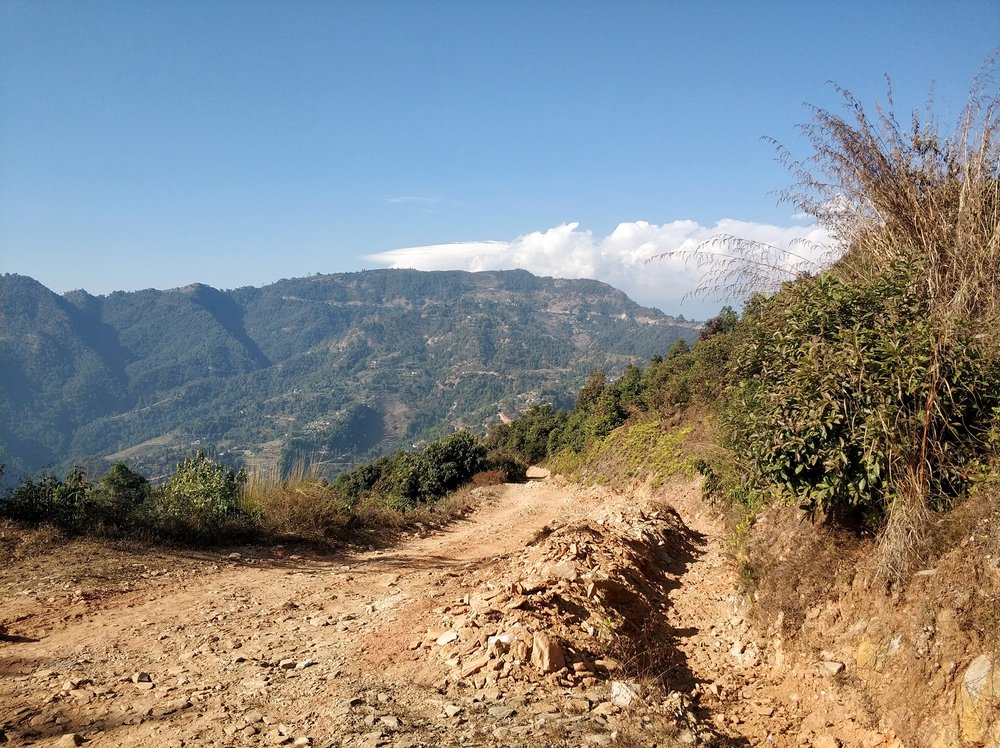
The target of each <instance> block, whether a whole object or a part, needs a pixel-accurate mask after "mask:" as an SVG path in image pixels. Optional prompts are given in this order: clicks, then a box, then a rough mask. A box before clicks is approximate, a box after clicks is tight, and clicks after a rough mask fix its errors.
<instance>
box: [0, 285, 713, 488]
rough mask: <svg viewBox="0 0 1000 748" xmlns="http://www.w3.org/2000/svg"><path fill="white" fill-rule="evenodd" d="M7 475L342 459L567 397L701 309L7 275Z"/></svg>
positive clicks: (511, 293)
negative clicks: (112, 288) (63, 288)
mask: <svg viewBox="0 0 1000 748" xmlns="http://www.w3.org/2000/svg"><path fill="white" fill-rule="evenodd" d="M0 325H2V327H0V369H2V372H3V391H2V401H0V418H2V432H0V462H3V463H4V464H6V467H7V472H8V475H10V476H17V475H23V474H25V473H33V472H38V471H40V470H55V471H56V472H59V471H64V470H66V469H68V468H69V467H71V466H72V465H73V464H84V465H87V466H88V467H90V468H91V469H93V470H95V471H99V470H102V469H104V468H105V467H107V465H109V464H111V463H113V462H116V461H125V462H127V463H128V464H129V465H131V466H133V467H135V468H137V469H139V470H141V471H142V472H144V473H145V474H147V475H151V476H154V477H155V476H157V475H162V474H164V473H166V472H168V471H170V470H172V469H173V466H174V463H175V462H176V461H177V460H178V459H180V458H181V457H182V456H183V455H185V454H188V453H191V452H193V451H196V450H198V449H202V450H204V451H206V452H207V453H210V454H214V455H218V456H220V457H221V458H222V459H223V460H225V461H227V462H230V463H231V464H234V465H236V464H241V465H248V466H257V467H262V468H265V469H266V468H271V467H278V466H283V467H284V468H286V469H287V468H288V467H290V466H291V465H293V464H294V463H296V462H297V461H304V462H311V463H316V464H317V465H318V466H319V468H320V469H321V470H322V471H323V472H325V473H327V474H330V475H332V474H335V473H337V472H339V471H340V470H342V469H344V468H347V467H350V466H353V465H355V464H357V463H358V462H359V461H361V460H362V459H366V458H370V457H372V456H376V455H379V454H386V453H389V452H392V451H395V450H398V449H401V448H409V447H410V446H411V445H413V444H418V443H420V442H421V441H424V440H427V439H430V438H434V437H436V436H440V435H441V434H443V433H447V432H449V431H451V430H453V429H457V428H468V429H471V430H473V431H477V432H481V431H483V430H484V429H485V428H486V427H487V426H488V425H490V424H493V423H496V422H498V421H499V419H500V418H501V417H502V416H501V414H504V415H509V416H513V415H516V414H517V413H518V412H519V411H521V410H523V409H524V408H526V407H527V406H529V405H531V404H534V403H536V402H551V403H555V404H557V405H560V404H562V405H568V404H571V403H572V398H573V397H574V396H575V393H576V392H577V391H578V390H579V388H580V386H581V384H582V382H583V380H584V379H585V377H586V375H587V374H588V373H589V372H590V371H592V370H594V369H602V370H605V371H607V372H609V373H615V372H620V371H621V370H622V369H623V368H624V367H625V366H626V365H627V364H628V363H629V362H636V363H639V362H641V361H644V360H647V359H649V358H650V357H651V356H654V355H657V354H662V353H664V352H666V350H667V349H668V348H669V347H670V345H671V344H672V343H674V342H675V341H676V340H678V339H681V338H683V339H685V340H688V341H691V340H693V339H694V338H695V337H697V334H698V329H699V325H698V324H696V323H692V322H688V321H685V320H683V318H681V319H676V318H673V317H670V316H667V315H665V314H663V313H661V312H659V311H657V310H654V309H648V308H644V307H641V306H639V305H637V304H636V303H634V302H633V301H631V300H630V299H629V298H628V297H627V296H625V294H623V293H622V292H620V291H617V290H615V289H614V288H612V287H610V286H608V285H606V284H604V283H600V282H597V281H591V280H560V279H553V278H540V277H536V276H534V275H531V274H530V273H528V272H526V271H498V272H484V273H467V272H459V271H454V272H418V271H409V270H377V271H369V272H361V273H347V274H335V275H315V276H311V277H308V278H297V279H291V280H281V281H278V282H277V283H273V284H271V285H268V286H265V287H263V288H251V287H247V288H239V289H235V290H231V291H220V290H217V289H215V288H211V287H209V286H205V285H200V284H194V285H191V286H187V287H184V288H179V289H172V290H166V291H159V290H144V291H136V292H115V293H112V294H110V295H108V296H93V295H90V294H88V293H86V292H84V291H74V292H70V293H67V294H64V295H61V296H60V295H58V294H55V293H53V292H52V291H50V290H49V289H47V288H45V287H44V286H43V285H41V284H40V283H38V282H37V281H35V280H33V279H31V278H28V277H24V276H18V275H4V276H2V277H0Z"/></svg>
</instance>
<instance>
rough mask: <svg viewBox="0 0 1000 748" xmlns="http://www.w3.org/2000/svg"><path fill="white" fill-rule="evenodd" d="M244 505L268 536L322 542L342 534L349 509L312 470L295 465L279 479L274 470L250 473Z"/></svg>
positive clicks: (302, 463) (277, 471)
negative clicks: (256, 518) (292, 537)
mask: <svg viewBox="0 0 1000 748" xmlns="http://www.w3.org/2000/svg"><path fill="white" fill-rule="evenodd" d="M243 503H244V506H246V507H247V508H248V510H250V511H252V512H253V513H254V514H255V515H256V516H257V517H258V518H259V522H260V524H261V526H262V529H263V530H264V531H265V532H266V533H268V534H271V535H276V536H282V535H289V536H297V537H301V538H306V539H309V540H323V539H326V538H329V537H331V536H333V535H337V534H339V533H340V532H341V531H343V530H344V528H345V526H346V525H347V523H348V521H349V520H350V516H351V511H350V507H348V506H347V504H346V503H345V502H344V500H343V499H341V498H340V497H339V496H337V495H336V493H335V492H334V491H333V490H332V489H331V488H330V487H329V486H328V485H327V483H326V481H325V480H324V479H323V478H321V477H320V476H319V474H318V473H317V472H316V471H315V469H313V468H309V467H307V466H306V464H305V462H304V461H301V460H300V461H297V462H296V463H295V465H294V466H293V467H292V470H291V471H290V473H289V474H288V475H287V476H285V477H282V476H281V474H280V471H279V470H278V468H277V467H274V468H270V469H258V470H254V471H253V472H251V473H250V474H249V476H248V478H247V483H246V486H245V487H244V490H243Z"/></svg>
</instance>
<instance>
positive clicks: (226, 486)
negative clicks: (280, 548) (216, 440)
mask: <svg viewBox="0 0 1000 748" xmlns="http://www.w3.org/2000/svg"><path fill="white" fill-rule="evenodd" d="M246 480H247V476H246V473H245V472H244V471H242V470H240V471H239V472H236V471H234V470H232V469H231V468H228V467H226V466H225V465H222V464H220V463H217V462H213V461H212V460H209V459H208V458H207V457H206V456H205V455H204V453H202V452H198V453H197V454H196V455H195V456H194V457H186V458H184V461H183V462H181V463H178V465H177V471H176V472H175V473H174V474H173V475H172V476H171V477H170V479H169V480H168V481H167V482H166V483H165V484H164V485H163V486H162V487H161V488H159V489H158V490H157V491H156V492H155V493H154V494H153V497H152V502H151V507H150V510H151V514H152V517H153V522H154V523H155V525H156V529H157V531H158V532H160V533H163V534H166V535H169V536H172V537H176V538H179V539H185V538H192V539H205V540H208V539H221V538H222V537H225V536H230V535H234V536H238V535H244V534H247V533H250V532H252V531H253V529H254V528H253V526H254V518H253V517H252V516H251V515H250V513H249V512H246V511H244V510H243V508H242V506H241V502H240V498H241V489H242V487H243V485H244V484H245V483H246Z"/></svg>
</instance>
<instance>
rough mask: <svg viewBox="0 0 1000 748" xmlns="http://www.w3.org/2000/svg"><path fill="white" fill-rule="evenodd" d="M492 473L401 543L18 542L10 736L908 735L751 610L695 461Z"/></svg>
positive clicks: (7, 614)
mask: <svg viewBox="0 0 1000 748" xmlns="http://www.w3.org/2000/svg"><path fill="white" fill-rule="evenodd" d="M476 492H477V494H478V497H477V498H478V500H479V505H478V508H477V509H476V510H475V511H474V512H473V513H472V514H470V515H469V516H468V517H467V518H466V519H464V520H461V521H458V522H456V523H454V524H453V525H451V526H450V527H448V528H446V529H445V530H442V531H433V532H431V533H429V534H428V533H424V534H423V536H422V537H418V536H414V537H410V538H407V539H405V540H404V541H403V542H401V543H399V544H397V545H395V546H392V547H391V548H388V549H383V550H362V549H354V550H353V551H351V552H344V553H343V554H340V555H338V556H336V557H326V558H317V557H312V556H308V555H301V556H300V555H296V554H294V553H293V554H291V555H286V553H285V551H284V550H283V549H280V548H269V549H240V550H239V552H238V553H237V552H235V551H234V552H232V553H229V552H226V553H222V554H215V555H214V556H210V557H209V556H205V555H194V554H187V555H185V554H174V553H168V552H157V553H154V554H151V553H150V552H149V551H148V550H139V551H136V552H135V553H127V552H125V551H121V550H118V551H114V550H112V549H110V548H109V547H107V546H100V545H96V544H89V545H86V546H85V547H84V546H71V547H70V546H67V547H65V548H61V549H55V550H53V551H51V552H46V553H42V554H38V555H34V556H27V557H25V558H22V559H20V560H17V561H16V562H14V563H11V564H9V565H8V566H7V568H6V569H4V570H2V571H0V624H4V625H5V626H6V628H7V633H6V635H5V636H3V637H2V639H0V730H2V732H0V743H2V742H4V741H6V742H7V743H8V744H9V745H16V746H19V745H67V746H68V745H83V744H85V745H88V746H94V747H95V748H96V747H98V746H145V745H156V746H233V747H236V746H258V745H314V746H358V747H361V746H371V747H373V748H374V747H377V746H394V747H396V748H402V747H403V746H422V745H435V746H437V745H449V746H451V745H454V746H459V745H463V746H473V745H491V746H492V745H511V746H520V745H553V746H591V745H613V744H622V745H665V746H670V745H694V744H702V745H774V746H797V745H812V746H817V747H822V748H828V747H830V748H836V746H841V745H843V746H854V745H857V746H865V748H877V747H878V746H889V745H893V744H894V741H893V738H892V736H891V735H886V734H884V733H883V732H882V731H880V729H879V726H878V723H877V720H875V719H874V718H873V716H872V715H871V714H870V713H869V711H868V707H867V706H866V704H865V700H864V699H863V697H861V696H860V695H859V694H858V692H856V691H855V690H854V689H853V688H852V683H851V680H850V679H849V678H846V677H844V674H843V673H842V672H841V671H842V670H843V669H844V665H843V664H841V663H837V662H832V661H825V660H824V658H823V655H822V653H791V652H785V651H783V649H782V643H781V641H780V640H770V641H768V640H761V639H759V638H758V637H757V635H756V634H755V633H754V632H753V631H752V630H751V629H750V627H749V625H748V624H747V622H746V620H745V615H744V606H743V603H742V601H741V598H740V596H739V595H738V594H737V593H736V588H735V586H734V578H733V577H734V575H733V572H732V570H731V569H730V567H729V565H728V564H727V562H726V560H725V558H724V555H723V553H722V550H721V537H722V531H721V525H720V524H719V522H718V521H717V519H716V518H714V516H713V514H712V512H711V510H710V509H708V508H707V507H706V506H704V505H703V504H702V503H701V500H700V498H699V495H698V490H697V486H695V485H694V484H688V483H678V484H676V485H674V486H671V487H670V488H669V489H667V490H665V491H663V490H661V492H660V494H661V498H660V499H654V498H652V497H649V496H648V495H646V494H645V493H642V492H639V491H638V490H637V491H636V492H630V493H623V492H618V491H615V490H611V489H606V488H595V487H583V486H577V485H572V484H568V483H566V482H565V481H563V480H561V479H560V478H559V477H556V478H553V479H549V480H547V481H544V482H538V483H528V484H525V485H518V486H502V487H496V488H483V489H476ZM665 501H669V505H668V504H667V503H665ZM671 506H673V507H676V509H677V511H676V512H675V511H674V509H673V508H671ZM81 548H85V549H84V550H81Z"/></svg>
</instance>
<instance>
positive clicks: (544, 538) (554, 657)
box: [410, 507, 712, 743]
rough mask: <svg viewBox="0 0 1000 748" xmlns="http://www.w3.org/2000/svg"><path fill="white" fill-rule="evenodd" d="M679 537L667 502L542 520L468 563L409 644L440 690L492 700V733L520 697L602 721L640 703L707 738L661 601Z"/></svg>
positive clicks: (650, 716) (569, 716)
mask: <svg viewBox="0 0 1000 748" xmlns="http://www.w3.org/2000/svg"><path fill="white" fill-rule="evenodd" d="M686 543H687V541H686V539H685V536H684V533H683V525H682V524H681V523H680V520H679V519H678V518H677V516H676V514H675V513H674V512H673V510H672V509H669V508H667V507H660V508H658V509H656V510H652V511H649V512H648V513H647V512H644V511H642V510H640V509H638V508H637V509H636V510H635V511H634V512H633V513H630V514H625V513H622V512H616V513H613V514H610V515H607V516H603V517H599V518H597V519H594V520H589V521H584V522H581V523H578V524H574V525H569V526H561V527H546V528H544V529H543V530H542V532H540V533H539V534H538V536H537V537H536V538H535V540H534V541H533V542H532V543H530V544H528V546H527V547H526V548H524V549H523V550H521V551H520V552H518V553H515V554H512V555H510V556H506V557H498V558H494V559H492V560H491V562H490V563H489V564H486V565H485V566H483V567H481V568H478V569H475V570H473V571H470V572H468V573H467V575H466V576H465V577H464V578H463V579H462V580H461V586H462V587H463V588H464V589H465V590H467V592H466V593H465V594H464V595H462V596H461V597H460V598H458V599H455V600H453V601H452V602H451V603H450V604H447V605H444V606H442V607H439V608H438V609H437V610H436V611H435V612H436V613H437V614H438V615H439V616H440V624H441V626H440V628H429V629H428V630H427V631H426V633H425V635H424V636H423V637H422V638H420V639H415V640H413V641H412V642H411V643H410V647H411V649H413V650H414V651H416V652H417V653H418V656H420V657H423V658H425V660H426V662H427V665H428V667H429V668H430V669H432V670H433V671H435V672H437V673H438V674H439V675H438V680H437V686H438V688H439V691H440V692H441V693H443V694H445V695H447V696H449V697H451V698H453V699H454V700H456V701H458V700H460V699H465V700H466V701H467V702H472V703H477V702H483V703H485V704H496V705H495V706H491V707H489V708H488V712H489V715H490V716H491V717H493V718H494V719H496V721H497V723H498V724H499V725H501V727H500V728H498V729H499V730H500V732H501V733H503V734H502V735H500V734H494V737H495V738H502V737H504V736H505V735H506V736H507V737H511V735H509V734H508V733H507V731H506V730H505V728H503V727H502V725H503V724H504V721H505V720H507V719H509V718H510V717H512V716H513V715H514V714H515V713H516V712H517V711H518V709H520V710H521V711H523V707H524V706H525V705H527V706H528V707H529V708H530V709H531V710H532V711H533V712H534V713H537V714H542V715H547V716H548V717H550V718H551V720H552V721H554V722H560V721H563V722H564V721H566V720H573V721H574V722H580V721H584V720H586V724H589V725H590V726H591V727H592V728H597V729H601V730H613V729H614V728H616V727H617V726H618V724H619V719H618V717H617V716H616V715H620V714H621V713H622V712H623V711H630V712H636V711H640V712H642V714H643V715H645V716H642V722H646V721H650V720H654V719H655V720H657V721H658V722H664V721H666V722H672V723H673V725H674V729H680V730H681V731H682V733H683V734H684V735H685V736H686V737H687V738H689V742H692V743H694V742H698V741H699V740H701V739H708V738H709V737H710V736H711V735H712V733H711V730H710V729H709V728H707V727H706V726H699V725H698V721H697V718H696V717H695V715H694V714H693V713H692V709H691V706H690V704H689V702H688V699H687V696H686V695H685V694H682V693H680V692H678V691H675V690H673V689H672V688H671V678H670V673H671V670H672V665H673V663H674V655H675V650H674V648H673V639H672V636H671V633H670V632H669V631H668V630H665V628H666V627H665V625H664V621H665V616H664V615H663V611H664V610H665V609H666V608H667V607H668V599H667V592H668V588H669V585H670V583H671V579H672V577H671V574H670V572H669V571H668V568H669V567H670V565H671V564H672V563H673V562H674V558H673V556H672V554H679V553H685V552H686ZM501 698H503V703H502V704H500V703H497V702H498V701H499V700H500V699H501ZM539 702H540V703H539ZM512 704H521V705H522V707H512V706H511V705H512ZM539 709H540V710H542V711H535V710H539ZM546 710H548V711H546ZM631 716H632V717H633V718H634V717H635V716H636V715H635V714H632V715H631ZM629 721H630V722H635V720H634V719H631V720H629ZM663 728H664V726H663V725H662V724H660V725H659V729H663ZM604 735H606V733H605V734H604ZM514 737H516V736H514ZM597 742H600V741H597Z"/></svg>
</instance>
